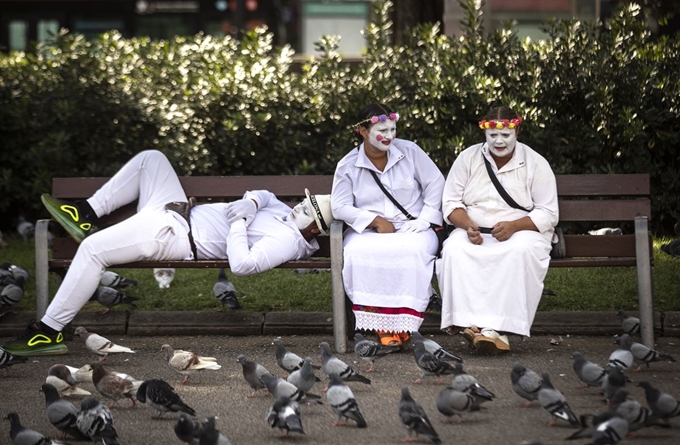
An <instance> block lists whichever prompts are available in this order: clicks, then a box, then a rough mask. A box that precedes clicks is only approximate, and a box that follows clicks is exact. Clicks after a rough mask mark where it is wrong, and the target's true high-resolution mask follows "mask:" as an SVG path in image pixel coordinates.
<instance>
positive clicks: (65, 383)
mask: <svg viewBox="0 0 680 445" xmlns="http://www.w3.org/2000/svg"><path fill="white" fill-rule="evenodd" d="M74 369H75V368H74ZM45 383H49V384H50V385H52V386H54V387H55V388H56V389H57V392H58V393H59V395H60V396H62V397H69V396H89V395H92V394H91V393H90V392H89V391H86V390H84V389H82V388H78V386H77V385H78V382H77V381H76V379H75V378H74V377H73V374H72V373H71V371H70V370H69V368H68V367H67V366H66V365H62V364H57V365H52V366H51V367H50V369H49V370H48V371H47V378H46V379H45Z"/></svg>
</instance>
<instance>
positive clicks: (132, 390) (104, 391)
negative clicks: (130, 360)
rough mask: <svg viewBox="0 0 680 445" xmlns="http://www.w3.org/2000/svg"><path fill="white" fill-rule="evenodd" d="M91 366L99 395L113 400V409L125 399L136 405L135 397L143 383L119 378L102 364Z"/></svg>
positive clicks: (97, 363)
mask: <svg viewBox="0 0 680 445" xmlns="http://www.w3.org/2000/svg"><path fill="white" fill-rule="evenodd" d="M90 366H91V367H92V383H94V387H95V388H96V389H97V391H98V392H99V394H101V395H103V396H104V397H106V398H108V399H111V400H113V404H112V405H111V406H110V407H111V408H113V407H114V406H115V405H116V403H118V400H120V399H122V398H123V397H127V398H128V399H130V400H131V401H132V406H135V405H136V402H135V395H136V394H137V389H138V388H139V386H140V385H141V384H142V382H140V381H135V380H128V379H124V378H122V377H119V376H117V375H116V374H114V373H113V372H110V371H107V370H106V369H105V368H104V365H103V364H101V363H100V362H96V363H92V364H91V365H90Z"/></svg>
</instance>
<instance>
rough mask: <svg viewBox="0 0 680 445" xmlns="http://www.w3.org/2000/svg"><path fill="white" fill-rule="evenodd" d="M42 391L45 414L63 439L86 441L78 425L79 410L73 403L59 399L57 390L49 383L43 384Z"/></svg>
mask: <svg viewBox="0 0 680 445" xmlns="http://www.w3.org/2000/svg"><path fill="white" fill-rule="evenodd" d="M40 391H41V392H42V393H43V394H45V414H46V415H47V420H49V421H50V423H51V424H52V425H54V427H55V428H56V429H58V430H59V431H61V433H62V435H61V437H60V438H61V439H64V438H66V436H71V437H73V438H75V439H78V440H85V439H87V437H85V436H84V435H83V434H82V433H81V432H80V431H79V430H78V426H77V425H76V420H77V419H78V409H77V408H76V407H75V406H74V405H73V403H71V402H69V401H67V400H63V399H62V398H61V397H59V392H58V391H57V388H55V387H54V386H52V385H50V384H49V383H43V384H42V386H41V388H40Z"/></svg>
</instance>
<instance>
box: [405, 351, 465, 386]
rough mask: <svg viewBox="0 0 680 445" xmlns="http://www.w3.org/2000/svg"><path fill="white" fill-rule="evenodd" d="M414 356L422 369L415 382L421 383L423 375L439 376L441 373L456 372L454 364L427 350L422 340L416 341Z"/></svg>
mask: <svg viewBox="0 0 680 445" xmlns="http://www.w3.org/2000/svg"><path fill="white" fill-rule="evenodd" d="M413 357H414V358H415V360H416V365H418V367H419V368H420V370H421V371H422V372H421V374H420V377H418V378H417V379H416V380H414V381H413V383H420V381H421V380H422V379H423V377H425V376H428V375H436V376H437V377H439V376H441V375H450V374H453V373H454V372H455V370H454V368H453V366H451V365H450V364H449V363H448V362H445V361H443V360H440V359H438V358H437V357H435V355H434V354H431V353H429V352H427V351H426V350H425V345H424V344H423V342H422V341H417V342H415V348H414V350H413ZM440 380H441V379H440Z"/></svg>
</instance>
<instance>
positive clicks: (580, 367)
mask: <svg viewBox="0 0 680 445" xmlns="http://www.w3.org/2000/svg"><path fill="white" fill-rule="evenodd" d="M571 358H573V359H574V365H573V367H574V372H575V373H576V377H578V379H579V380H580V381H582V382H583V383H584V384H585V386H581V388H587V387H589V386H595V387H598V388H601V387H602V381H603V380H604V378H605V376H606V375H607V372H606V371H605V370H604V368H603V367H602V366H600V365H598V364H595V363H593V362H590V361H588V360H586V358H585V357H584V356H583V354H581V353H580V352H578V351H575V352H572V354H571Z"/></svg>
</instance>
